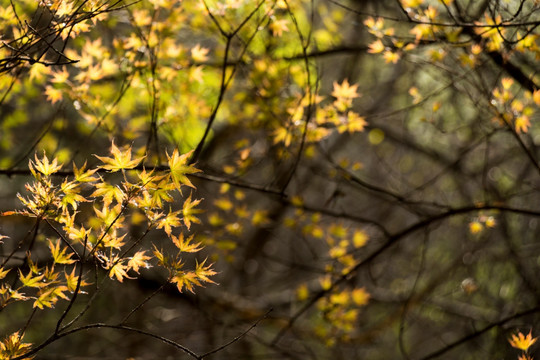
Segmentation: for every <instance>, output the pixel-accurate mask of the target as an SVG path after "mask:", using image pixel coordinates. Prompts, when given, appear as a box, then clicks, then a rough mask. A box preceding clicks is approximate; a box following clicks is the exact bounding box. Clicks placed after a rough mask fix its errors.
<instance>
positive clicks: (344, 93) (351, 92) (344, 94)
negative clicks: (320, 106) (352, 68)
mask: <svg viewBox="0 0 540 360" xmlns="http://www.w3.org/2000/svg"><path fill="white" fill-rule="evenodd" d="M333 86H334V90H333V91H332V96H333V97H335V98H337V99H341V98H345V99H354V98H357V97H359V96H360V95H359V94H358V93H357V90H358V84H356V85H352V86H351V85H350V84H349V80H347V79H345V80H343V82H342V83H341V84H338V83H337V82H335V81H334V83H333Z"/></svg>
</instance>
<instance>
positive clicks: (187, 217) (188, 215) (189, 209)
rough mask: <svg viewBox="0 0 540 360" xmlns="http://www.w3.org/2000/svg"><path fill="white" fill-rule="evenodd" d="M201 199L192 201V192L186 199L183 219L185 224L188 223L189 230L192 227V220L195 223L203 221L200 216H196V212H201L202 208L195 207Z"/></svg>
mask: <svg viewBox="0 0 540 360" xmlns="http://www.w3.org/2000/svg"><path fill="white" fill-rule="evenodd" d="M201 200H202V199H197V200H194V201H191V194H189V197H188V198H187V199H186V201H184V206H183V207H182V215H183V216H184V217H183V219H182V220H183V221H184V224H185V225H186V227H187V228H188V230H189V228H190V227H191V223H192V222H194V223H195V224H200V223H201V221H200V220H199V218H197V216H195V215H196V214H199V213H201V212H202V210H199V209H195V206H197V205H199V203H200V202H201Z"/></svg>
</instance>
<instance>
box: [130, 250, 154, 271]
mask: <svg viewBox="0 0 540 360" xmlns="http://www.w3.org/2000/svg"><path fill="white" fill-rule="evenodd" d="M145 253H146V251H138V252H136V253H135V254H134V255H133V256H132V257H131V259H129V261H128V265H127V266H128V268H129V269H132V270H133V271H135V272H136V273H138V272H139V269H140V268H141V267H143V268H149V267H150V264H148V262H147V260H150V259H151V257H150V256H146V255H145Z"/></svg>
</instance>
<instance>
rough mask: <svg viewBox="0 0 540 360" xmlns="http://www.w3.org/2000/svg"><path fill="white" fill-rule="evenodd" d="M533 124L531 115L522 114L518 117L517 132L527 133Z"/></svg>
mask: <svg viewBox="0 0 540 360" xmlns="http://www.w3.org/2000/svg"><path fill="white" fill-rule="evenodd" d="M530 126H531V122H530V121H529V117H528V116H525V115H521V116H519V117H518V118H517V119H516V132H517V133H518V134H519V133H527V132H528V131H529V127H530Z"/></svg>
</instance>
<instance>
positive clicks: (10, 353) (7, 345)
mask: <svg viewBox="0 0 540 360" xmlns="http://www.w3.org/2000/svg"><path fill="white" fill-rule="evenodd" d="M23 337H24V334H20V333H19V332H18V331H17V332H14V333H13V334H11V335H9V336H7V337H6V338H5V339H4V340H2V341H1V342H0V360H9V359H13V358H15V357H19V356H23V355H24V354H25V353H26V352H27V351H28V350H29V349H30V348H31V347H32V344H29V343H24V342H22V339H23ZM32 358H33V356H32V357H25V358H24V359H25V360H27V359H32Z"/></svg>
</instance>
